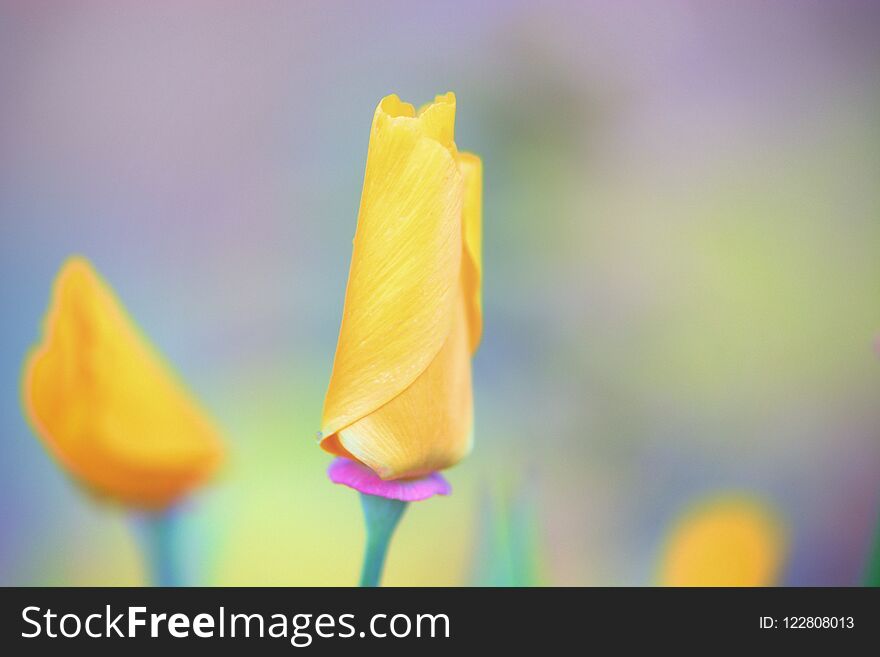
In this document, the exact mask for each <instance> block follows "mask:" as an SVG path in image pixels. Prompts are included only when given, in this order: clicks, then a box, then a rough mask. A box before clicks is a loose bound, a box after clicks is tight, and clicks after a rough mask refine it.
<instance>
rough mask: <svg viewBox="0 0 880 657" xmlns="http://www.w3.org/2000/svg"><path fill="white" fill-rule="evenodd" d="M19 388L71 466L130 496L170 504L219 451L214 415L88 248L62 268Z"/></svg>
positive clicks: (39, 426)
mask: <svg viewBox="0 0 880 657" xmlns="http://www.w3.org/2000/svg"><path fill="white" fill-rule="evenodd" d="M23 396H24V403H25V410H26V412H27V415H28V418H29V419H30V420H31V422H32V424H33V425H34V427H35V429H36V431H37V433H38V434H39V436H40V437H41V438H42V439H43V440H44V442H45V443H46V445H47V446H48V448H49V449H50V451H51V452H52V453H53V454H54V455H55V456H56V457H57V458H58V459H59V460H60V461H61V462H62V463H63V464H64V466H65V467H66V468H67V470H68V471H69V472H70V473H71V474H72V475H74V477H76V478H77V479H78V480H79V481H80V482H81V483H83V484H84V485H85V486H87V487H88V488H90V489H92V490H93V491H94V492H96V493H97V494H99V495H102V496H108V497H111V498H113V499H115V500H117V501H121V502H124V503H126V504H131V505H135V506H141V507H146V508H157V507H163V506H167V505H168V504H170V503H171V502H173V501H174V500H176V499H177V498H178V497H180V496H181V495H183V494H184V493H186V492H187V491H188V490H190V489H191V488H192V487H194V486H196V485H197V484H199V483H200V482H202V481H203V480H204V479H206V478H207V477H208V476H209V475H210V474H212V473H213V472H214V471H215V470H216V468H217V466H218V465H219V463H220V461H221V460H222V456H223V449H222V445H221V442H220V439H219V436H218V434H217V432H216V430H215V429H214V428H213V426H212V425H211V423H210V421H209V420H208V419H207V418H206V417H205V415H204V414H203V412H202V411H201V409H199V408H198V406H197V405H196V404H195V402H194V401H193V400H192V399H191V398H190V397H189V395H188V394H187V393H186V391H185V390H184V388H183V386H182V385H181V384H180V383H179V382H178V381H177V379H176V378H175V377H174V375H173V374H172V372H171V370H170V368H168V367H167V365H166V364H165V363H164V362H163V361H162V359H161V358H160V357H159V356H158V354H156V353H155V352H154V351H153V350H152V348H151V347H150V345H149V344H148V343H147V341H146V340H145V339H144V338H143V337H142V336H141V335H140V333H139V332H138V330H137V328H136V327H135V326H134V324H133V323H132V322H131V320H130V319H129V318H128V316H127V315H126V313H125V310H124V309H123V308H122V306H121V305H120V304H119V302H118V301H117V300H116V298H115V296H114V295H113V292H112V291H111V290H110V288H109V287H108V286H107V285H106V283H104V282H103V281H102V280H101V278H100V277H99V276H98V275H97V273H96V272H95V271H94V269H93V268H92V267H91V265H90V264H89V263H88V261H86V260H85V259H83V258H71V259H70V260H68V261H67V262H66V263H65V265H64V266H63V267H62V270H61V272H60V273H59V275H58V278H57V280H56V283H55V288H54V293H53V298H52V303H51V306H50V309H49V312H48V314H47V317H46V322H45V328H44V338H43V342H42V343H41V344H40V345H39V346H38V347H37V348H36V349H35V350H34V351H33V352H32V354H31V355H30V357H29V359H28V362H27V364H26V366H25V372H24V379H23Z"/></svg>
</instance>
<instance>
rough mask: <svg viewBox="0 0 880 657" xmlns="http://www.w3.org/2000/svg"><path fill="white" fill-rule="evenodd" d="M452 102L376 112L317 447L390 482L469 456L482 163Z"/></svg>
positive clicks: (394, 105)
mask: <svg viewBox="0 0 880 657" xmlns="http://www.w3.org/2000/svg"><path fill="white" fill-rule="evenodd" d="M454 123H455V96H454V95H453V94H452V93H448V94H446V95H443V96H437V98H436V99H435V100H434V102H433V103H430V104H428V105H426V106H425V107H423V108H422V109H420V110H419V111H418V112H416V110H415V108H414V107H413V106H412V105H410V104H409V103H404V102H402V101H401V100H400V99H399V98H398V97H397V96H394V95H392V96H388V97H386V98H384V99H383V100H382V101H381V102H380V103H379V106H378V107H377V109H376V113H375V115H374V118H373V127H372V131H371V134H370V144H369V149H368V152H367V166H366V172H365V175H364V187H363V193H362V196H361V206H360V212H359V214H358V223H357V231H356V234H355V238H354V249H353V253H352V259H351V269H350V271H349V277H348V287H347V289H346V296H345V306H344V309H343V313H342V326H341V328H340V332H339V342H338V345H337V348H336V358H335V361H334V364H333V373H332V375H331V378H330V386H329V389H328V391H327V396H326V399H325V401H324V416H323V422H322V424H323V426H322V431H321V446H322V447H323V448H324V449H325V450H327V451H329V452H331V453H333V454H336V455H338V456H345V457H348V458H353V459H355V460H357V461H360V462H361V463H363V464H365V465H367V466H368V467H369V468H371V469H372V470H373V471H374V472H375V473H376V474H378V475H379V476H380V477H381V478H382V479H386V480H391V479H401V478H411V477H419V476H422V475H426V474H428V473H430V472H433V471H436V470H440V469H443V468H446V467H449V466H451V465H453V464H455V463H457V462H458V461H459V460H461V459H462V458H463V457H464V456H465V455H466V454H467V453H468V452H469V451H470V448H471V423H472V414H473V409H472V405H473V400H472V392H471V356H472V354H473V352H474V351H475V350H476V348H477V345H478V344H479V341H480V334H481V331H482V298H481V292H480V284H481V280H480V279H481V258H480V248H481V226H480V223H481V211H482V210H481V203H482V164H481V162H480V159H479V158H478V157H476V156H475V155H471V154H467V153H461V152H459V151H458V149H457V148H456V146H455V142H454Z"/></svg>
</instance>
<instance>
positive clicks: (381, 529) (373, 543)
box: [360, 493, 408, 587]
mask: <svg viewBox="0 0 880 657" xmlns="http://www.w3.org/2000/svg"><path fill="white" fill-rule="evenodd" d="M407 504H408V503H407V502H403V501H401V500H393V499H389V498H386V497H379V496H378V495H367V494H366V493H361V507H362V508H363V510H364V523H365V524H366V528H367V544H366V549H365V551H364V566H363V569H362V570H361V581H360V586H364V587H373V586H379V582H380V580H381V579H382V569H383V567H384V566H385V556H386V555H387V554H388V545H389V543H391V537H392V536H393V535H394V530H395V529H396V528H397V524H398V523H399V522H400V518H401V516H403V512H404V511H405V510H406V506H407Z"/></svg>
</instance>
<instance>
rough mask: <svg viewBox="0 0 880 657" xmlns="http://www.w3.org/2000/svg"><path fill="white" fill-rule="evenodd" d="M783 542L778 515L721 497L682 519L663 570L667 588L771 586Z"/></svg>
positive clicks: (757, 505)
mask: <svg viewBox="0 0 880 657" xmlns="http://www.w3.org/2000/svg"><path fill="white" fill-rule="evenodd" d="M784 552H785V537H784V532H783V530H782V526H781V524H780V522H779V520H778V519H777V518H776V517H775V515H774V514H773V513H772V512H771V511H770V510H769V509H767V508H766V507H765V506H764V505H762V504H760V503H758V502H757V501H755V500H751V499H746V498H740V497H720V498H718V499H715V500H711V501H709V502H705V503H703V504H701V505H699V506H698V507H697V508H695V509H693V510H692V511H690V512H689V513H687V514H685V516H684V517H683V518H682V519H681V520H679V522H678V523H677V525H676V526H675V527H674V529H673V530H672V532H671V534H670V536H669V538H668V541H667V544H666V548H665V550H664V553H663V557H662V561H661V566H660V584H661V585H664V586H773V585H775V584H777V583H778V579H779V572H780V568H781V566H782V560H783V555H784Z"/></svg>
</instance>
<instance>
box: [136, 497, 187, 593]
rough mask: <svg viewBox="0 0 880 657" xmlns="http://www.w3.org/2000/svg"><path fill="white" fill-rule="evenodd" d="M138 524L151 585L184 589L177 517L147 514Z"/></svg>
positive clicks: (170, 513) (163, 512) (173, 515)
mask: <svg viewBox="0 0 880 657" xmlns="http://www.w3.org/2000/svg"><path fill="white" fill-rule="evenodd" d="M138 521H139V522H138V526H139V529H140V532H139V533H140V538H141V545H142V549H143V553H144V560H145V561H146V567H147V572H148V573H149V582H150V585H151V586H184V576H183V567H182V564H181V563H180V558H179V557H180V555H179V550H178V546H177V537H178V531H177V528H178V523H177V521H178V518H177V514H176V513H174V512H173V511H159V512H156V513H149V514H145V515H143V516H141V517H140V518H138Z"/></svg>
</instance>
